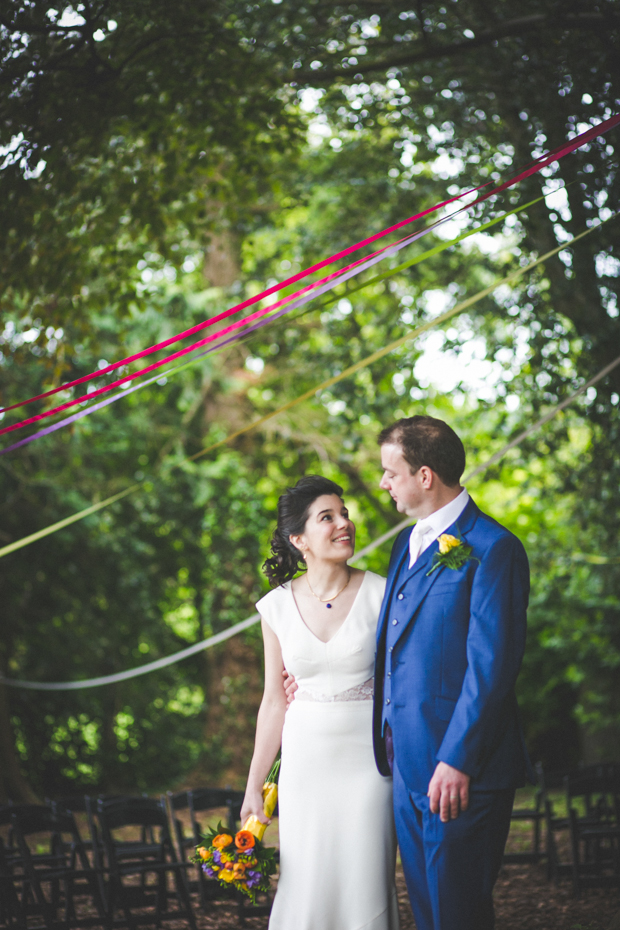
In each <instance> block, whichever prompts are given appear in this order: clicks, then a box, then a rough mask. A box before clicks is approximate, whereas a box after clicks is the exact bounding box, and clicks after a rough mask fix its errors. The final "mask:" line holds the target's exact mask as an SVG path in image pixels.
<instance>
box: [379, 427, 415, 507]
mask: <svg viewBox="0 0 620 930" xmlns="http://www.w3.org/2000/svg"><path fill="white" fill-rule="evenodd" d="M381 467H382V468H383V477H382V478H381V481H380V482H379V487H380V488H383V490H384V491H389V492H390V494H391V496H392V499H393V500H394V502H395V504H396V509H397V510H398V511H399V513H405V514H407V516H409V517H420V516H422V512H421V511H422V510H424V508H425V505H426V495H425V492H424V486H423V477H422V475H421V471H422V470H420V471H417V472H416V473H415V474H414V475H412V474H411V468H410V466H409V463H408V462H407V460H406V459H405V457H404V455H403V450H402V448H401V447H400V445H398V443H391V442H386V443H385V444H384V445H382V446H381Z"/></svg>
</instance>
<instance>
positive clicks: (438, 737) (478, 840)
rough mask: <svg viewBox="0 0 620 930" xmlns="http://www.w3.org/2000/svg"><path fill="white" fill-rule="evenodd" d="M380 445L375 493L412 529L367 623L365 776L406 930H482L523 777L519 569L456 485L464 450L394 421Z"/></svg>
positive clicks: (500, 535) (525, 588)
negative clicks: (373, 643)
mask: <svg viewBox="0 0 620 930" xmlns="http://www.w3.org/2000/svg"><path fill="white" fill-rule="evenodd" d="M379 445H380V447H381V464H382V468H383V477H382V479H381V484H380V486H381V487H382V488H383V489H384V490H386V491H389V492H390V494H391V496H392V498H393V499H394V501H395V503H396V507H397V509H398V510H399V511H400V512H401V513H403V514H407V516H409V517H411V518H412V519H415V520H417V523H416V525H415V527H414V528H413V530H411V529H410V528H406V529H404V530H403V531H402V532H401V533H400V535H399V536H398V538H397V539H396V542H395V543H394V547H393V550H392V555H391V560H390V567H389V573H388V579H387V587H386V592H385V598H384V601H383V606H382V610H381V614H380V617H379V625H378V630H377V658H376V670H375V707H374V746H375V756H376V760H377V765H378V768H379V771H380V772H381V773H382V774H383V775H390V773H393V775H394V811H395V817H396V829H397V833H398V840H399V845H400V854H401V859H402V863H403V869H404V872H405V877H406V880H407V887H408V890H409V896H410V899H411V905H412V908H413V912H414V916H415V920H416V926H417V930H492V928H493V926H494V916H493V900H492V892H493V885H494V884H495V880H496V878H497V874H498V871H499V868H500V865H501V860H502V854H503V850H504V845H505V842H506V837H507V835H508V830H509V827H510V815H511V811H512V805H513V800H514V793H515V788H517V787H519V786H520V785H523V784H524V780H525V775H526V772H529V771H530V768H529V760H528V758H527V753H526V751H525V748H524V744H523V737H522V733H521V728H520V725H519V719H518V711H517V702H516V697H515V692H514V686H515V681H516V678H517V674H518V672H519V667H520V665H521V659H522V657H523V650H524V646H525V629H526V609H527V601H528V593H529V569H528V562H527V557H526V554H525V550H524V549H523V546H522V545H521V543H520V542H519V540H518V539H517V538H516V537H515V536H513V535H512V534H511V533H510V532H509V531H508V530H506V529H504V527H502V526H501V525H500V524H499V523H497V522H496V521H495V520H493V519H492V518H491V517H488V516H487V515H486V514H484V513H482V512H481V511H480V510H479V509H478V507H477V506H476V505H475V503H474V502H473V500H472V499H471V498H470V497H469V495H468V493H467V491H466V490H465V489H464V488H462V487H461V485H460V484H459V481H460V478H461V475H462V474H463V471H464V468H465V450H464V448H463V444H462V442H461V440H460V439H459V437H458V436H457V435H456V433H455V432H454V430H453V429H451V427H449V426H448V424H447V423H444V422H443V421H442V420H437V419H435V418H433V417H427V416H414V417H409V418H407V419H402V420H398V421H397V422H396V423H394V424H393V425H391V426H388V427H387V428H386V429H384V430H383V431H382V432H381V434H380V436H379ZM446 535H447V536H448V539H446ZM450 547H451V548H450Z"/></svg>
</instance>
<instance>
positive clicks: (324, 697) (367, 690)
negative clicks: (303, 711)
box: [295, 678, 375, 704]
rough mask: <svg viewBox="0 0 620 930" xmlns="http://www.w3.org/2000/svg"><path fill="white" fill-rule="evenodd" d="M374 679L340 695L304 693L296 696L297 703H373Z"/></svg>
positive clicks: (300, 691)
mask: <svg viewBox="0 0 620 930" xmlns="http://www.w3.org/2000/svg"><path fill="white" fill-rule="evenodd" d="M374 683H375V680H374V678H369V679H368V681H365V682H364V683H363V684H361V685H355V687H354V688H347V690H346V691H341V692H340V693H339V694H333V695H330V694H317V693H315V692H313V691H302V690H301V689H300V690H299V691H298V692H297V694H296V695H295V700H296V701H318V702H319V703H321V704H333V703H334V702H336V701H372V698H373V695H374Z"/></svg>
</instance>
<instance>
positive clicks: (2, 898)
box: [0, 836, 19, 930]
mask: <svg viewBox="0 0 620 930" xmlns="http://www.w3.org/2000/svg"><path fill="white" fill-rule="evenodd" d="M18 914H19V899H18V896H17V892H16V890H15V884H14V880H13V864H12V863H11V862H10V857H9V856H7V855H6V852H5V845H4V840H3V839H2V837H1V836H0V924H2V925H3V926H5V927H8V928H9V930H11V928H12V927H14V926H16V925H17V919H18Z"/></svg>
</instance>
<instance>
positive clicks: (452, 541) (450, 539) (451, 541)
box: [437, 533, 461, 555]
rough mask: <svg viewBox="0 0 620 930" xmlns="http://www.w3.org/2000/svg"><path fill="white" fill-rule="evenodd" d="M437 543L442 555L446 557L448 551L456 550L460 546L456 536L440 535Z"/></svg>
mask: <svg viewBox="0 0 620 930" xmlns="http://www.w3.org/2000/svg"><path fill="white" fill-rule="evenodd" d="M437 541H438V543H439V551H440V552H441V554H442V555H446V553H447V552H449V551H450V549H456V547H457V546H460V545H461V540H460V539H457V538H456V536H450V535H449V534H448V533H442V534H441V536H440V537H439V539H438V540H437Z"/></svg>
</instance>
